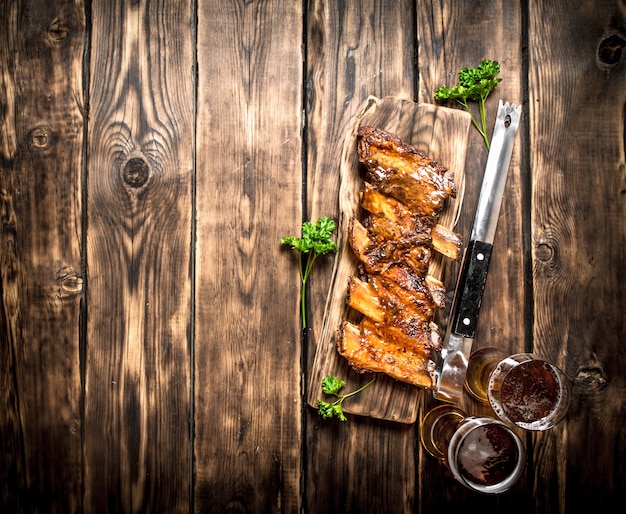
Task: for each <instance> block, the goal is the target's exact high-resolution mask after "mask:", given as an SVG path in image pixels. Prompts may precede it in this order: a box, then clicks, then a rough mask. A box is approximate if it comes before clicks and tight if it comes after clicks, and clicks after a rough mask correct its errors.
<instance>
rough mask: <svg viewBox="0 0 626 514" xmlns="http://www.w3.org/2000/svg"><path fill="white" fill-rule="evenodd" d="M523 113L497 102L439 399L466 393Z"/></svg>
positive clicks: (441, 366)
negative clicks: (490, 266) (482, 302)
mask: <svg viewBox="0 0 626 514" xmlns="http://www.w3.org/2000/svg"><path fill="white" fill-rule="evenodd" d="M521 113H522V107H521V106H519V107H516V106H515V104H510V105H509V103H508V102H506V103H503V102H502V100H500V101H499V103H498V113H497V115H496V123H495V126H494V129H493V135H492V137H491V147H490V150H489V155H488V157H487V165H486V167H485V174H484V176H483V183H482V187H481V190H480V196H479V198H478V205H477V207H476V214H475V216H474V224H473V226H472V232H471V235H470V239H469V242H468V244H467V245H466V247H465V251H464V253H463V260H462V262H461V269H460V271H459V275H458V278H457V283H456V288H455V291H454V298H453V300H452V307H451V311H450V320H449V322H448V326H447V329H446V334H445V337H444V342H443V344H442V349H441V355H440V357H439V361H438V362H437V367H436V370H435V376H436V382H437V385H436V388H435V391H434V392H433V395H434V397H435V398H436V399H438V400H443V401H447V402H452V403H459V401H460V399H461V397H462V393H463V383H464V381H465V372H466V371H467V362H468V360H469V356H470V353H471V351H472V343H473V340H474V334H475V331H476V323H477V320H478V312H479V310H480V304H481V301H482V297H483V291H484V288H485V282H486V280H487V270H488V268H489V260H490V258H491V250H492V248H493V240H494V237H495V233H496V226H497V224H498V216H499V213H500V205H501V203H502V194H503V191H504V186H505V184H506V177H507V174H508V171H509V164H510V162H511V154H512V153H513V144H514V142H515V134H516V133H517V129H518V126H519V120H520V116H521Z"/></svg>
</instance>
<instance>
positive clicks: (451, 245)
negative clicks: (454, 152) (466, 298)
mask: <svg viewBox="0 0 626 514" xmlns="http://www.w3.org/2000/svg"><path fill="white" fill-rule="evenodd" d="M357 151H358V156H359V161H360V162H361V163H362V164H363V165H364V168H365V183H364V185H363V188H362V191H361V197H360V205H361V207H362V212H363V215H362V216H361V217H360V219H356V218H353V219H352V220H351V222H350V228H349V234H348V241H349V243H350V246H351V248H352V250H353V251H354V253H355V255H356V256H357V258H358V259H359V267H358V271H359V273H358V275H359V276H353V277H351V278H350V280H349V284H348V294H347V302H348V305H349V306H350V307H351V308H353V309H355V310H356V311H358V312H359V313H361V314H362V315H363V317H362V319H361V321H360V323H359V324H355V323H352V322H349V321H345V322H343V323H342V324H341V326H340V328H339V330H338V337H337V349H338V351H339V353H340V354H341V355H342V356H343V357H345V358H346V359H347V360H348V363H349V364H350V365H351V366H352V367H353V368H354V369H355V370H357V371H359V372H365V371H372V372H382V373H385V374H387V375H389V376H391V377H393V378H395V379H396V380H400V381H402V382H406V383H409V384H413V385H415V386H418V387H422V388H425V389H432V388H433V379H432V361H431V360H430V356H431V352H432V350H433V349H435V348H437V346H438V344H439V334H438V330H437V325H436V324H435V323H434V322H433V318H434V314H435V309H437V308H441V307H443V306H444V302H445V290H444V287H443V284H442V283H441V282H440V281H439V280H438V279H436V278H435V277H433V276H430V275H429V274H428V270H429V266H430V263H431V259H432V255H433V251H437V252H440V253H442V254H443V255H445V256H446V257H449V258H452V259H457V258H458V257H459V255H460V249H461V239H460V237H459V236H458V234H455V233H454V232H452V231H450V230H448V229H446V228H445V227H443V226H441V225H439V224H438V220H439V216H440V214H441V211H442V209H443V208H444V205H445V201H446V199H447V198H449V197H454V196H455V195H456V189H455V186H454V182H453V177H452V174H451V173H450V172H449V171H448V170H447V169H446V168H445V167H444V166H442V165H440V164H439V163H437V162H435V161H433V160H431V159H429V158H428V157H426V156H425V155H423V154H421V153H420V152H419V151H417V150H416V149H415V148H414V147H413V146H411V145H409V144H407V143H405V142H403V141H401V140H400V139H399V138H398V137H396V136H394V135H393V134H390V133H388V132H386V131H383V130H380V129H377V128H373V127H368V126H364V127H360V128H359V131H358V138H357Z"/></svg>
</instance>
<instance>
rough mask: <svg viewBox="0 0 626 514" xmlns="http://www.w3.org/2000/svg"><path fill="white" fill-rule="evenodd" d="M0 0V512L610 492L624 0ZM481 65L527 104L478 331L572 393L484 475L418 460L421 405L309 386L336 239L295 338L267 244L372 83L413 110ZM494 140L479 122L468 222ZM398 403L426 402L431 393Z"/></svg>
mask: <svg viewBox="0 0 626 514" xmlns="http://www.w3.org/2000/svg"><path fill="white" fill-rule="evenodd" d="M0 9H1V10H0V12H1V15H0V19H1V21H2V30H1V31H0V38H1V40H0V41H1V42H0V120H1V126H0V156H1V161H0V165H1V174H0V181H1V182H0V185H1V187H0V192H1V199H2V202H1V204H0V205H1V209H0V212H1V216H2V239H1V251H0V259H1V262H0V277H1V279H2V281H1V282H0V293H1V299H2V303H1V316H0V351H1V358H0V365H1V372H0V376H1V377H2V387H1V388H0V392H1V394H2V408H1V409H0V438H1V441H2V466H1V475H0V477H1V480H0V483H1V484H2V495H1V497H2V505H1V509H0V510H2V512H20V513H21V512H24V513H35V512H59V513H69V512H109V513H111V512H124V513H130V512H159V513H176V512H198V513H200V512H202V513H204V512H253V513H257V512H307V513H312V514H313V513H341V512H351V513H366V512H372V513H383V512H384V513H387V512H420V513H421V512H424V513H430V512H454V509H455V507H457V508H458V509H459V510H458V511H459V512H461V511H462V512H507V513H516V512H520V513H521V512H524V513H528V512H550V513H565V512H573V511H574V510H576V511H581V512H586V511H591V512H600V511H602V510H605V511H606V510H607V509H608V508H609V505H612V504H613V502H616V503H617V505H623V503H624V501H625V500H626V458H625V452H626V429H625V428H624V427H625V423H624V421H626V378H625V377H626V373H625V369H626V351H624V341H625V336H626V325H625V319H626V317H625V311H626V271H625V270H626V268H625V258H626V163H625V150H624V147H625V143H626V139H625V135H624V134H625V128H624V124H625V121H626V117H625V114H624V113H625V110H624V109H625V108H624V106H625V105H626V66H625V61H626V48H625V46H626V30H625V28H624V27H625V26H626V25H625V24H626V4H625V3H624V2H623V1H610V0H593V1H592V0H577V1H574V2H566V1H564V0H550V1H547V0H538V1H533V2H522V1H520V0H507V1H502V2H496V1H463V2H458V1H455V0H442V1H438V2H427V1H423V0H417V1H415V2H411V1H408V0H393V1H392V0H389V1H373V0H363V1H360V0H354V1H353V0H343V1H336V2H335V1H326V2H324V1H318V0H310V1H308V2H300V1H297V2H296V1H276V2H258V1H249V2H243V1H220V2H218V1H210V0H197V1H193V0H180V1H170V2H157V1H149V0H141V1H130V0H128V1H123V0H98V1H93V2H89V1H83V0H74V1H63V0H15V1H8V2H3V3H2V7H1V8H0ZM483 58H489V59H495V60H497V61H499V62H500V64H501V67H502V71H501V75H500V76H501V77H502V79H503V80H502V82H501V84H500V85H499V86H498V88H497V91H496V93H494V94H493V95H492V96H490V98H489V100H488V101H487V112H488V113H489V116H490V117H491V118H490V119H493V116H494V115H495V108H496V105H497V101H498V99H499V98H503V99H506V100H508V101H511V102H516V103H521V104H522V105H523V109H524V112H523V117H522V125H521V129H520V133H519V134H518V139H517V142H516V146H515V150H514V154H513V160H512V163H511V168H510V174H509V177H508V182H507V187H506V191H505V195H504V199H503V204H502V210H501V215H500V219H499V223H498V232H497V235H496V241H495V245H494V255H493V260H492V262H491V267H490V275H489V278H488V282H487V285H486V289H485V297H484V301H483V306H482V309H481V317H480V322H479V328H478V333H477V335H476V339H475V343H474V348H479V347H484V346H500V347H503V348H505V349H507V350H511V351H522V350H532V351H534V352H535V353H537V354H539V355H541V356H543V357H546V358H549V359H550V360H553V361H554V362H556V363H558V364H559V365H560V366H561V367H562V368H563V369H564V370H565V371H566V373H567V375H568V377H569V379H571V381H572V385H573V400H572V404H571V407H570V411H569V414H568V416H567V418H566V420H565V421H564V422H563V423H561V424H560V425H559V426H558V427H557V428H555V429H553V430H550V431H548V432H545V433H533V434H527V435H526V436H525V443H526V444H527V449H528V454H529V459H528V466H527V470H526V473H525V475H524V477H523V479H522V481H521V482H520V483H518V484H517V485H516V486H515V487H514V489H513V490H511V491H509V492H507V493H504V494H502V495H499V496H485V495H480V494H474V493H472V492H470V491H469V490H467V489H465V488H463V487H462V486H461V485H459V484H458V483H457V482H455V481H454V480H453V479H452V477H451V476H450V475H449V473H448V472H447V471H446V470H445V468H444V467H443V465H441V464H440V463H439V462H438V461H436V460H434V459H433V458H431V457H429V456H427V455H426V454H425V453H424V451H423V450H422V448H421V446H420V444H419V442H418V441H419V439H418V435H419V421H418V422H416V423H408V424H407V423H395V422H392V421H387V420H380V419H373V418H371V417H364V416H349V417H348V421H347V422H345V423H341V422H338V421H332V422H331V421H325V420H322V419H321V418H320V417H319V416H318V414H317V412H316V411H315V410H314V409H312V408H311V407H309V406H308V405H307V402H306V395H307V390H308V388H309V384H308V377H309V374H310V370H311V367H312V365H313V360H314V356H315V352H316V340H317V339H316V337H317V334H318V333H317V332H316V330H319V327H320V325H321V323H322V316H323V311H324V304H325V300H326V295H327V292H328V287H329V280H330V274H331V269H332V257H331V256H329V257H327V258H323V259H320V261H319V262H318V263H317V264H316V268H315V270H314V273H313V276H312V278H311V283H310V288H309V290H308V309H307V313H308V319H309V328H308V329H307V330H306V331H305V332H304V333H303V332H302V331H301V326H300V319H299V302H298V299H299V291H300V283H299V278H298V271H297V263H296V260H295V259H294V255H293V254H291V253H290V252H289V251H285V248H284V247H281V245H280V244H279V240H280V238H281V237H282V236H285V235H290V234H298V233H299V230H300V225H301V222H302V221H303V220H306V219H311V220H316V219H317V218H318V217H319V216H331V217H336V216H337V209H338V207H337V203H338V202H337V200H338V198H337V190H338V181H339V179H338V172H337V170H338V162H339V160H340V157H341V155H340V151H341V143H342V140H343V137H344V134H345V132H346V130H347V129H348V128H349V127H350V124H351V122H352V121H353V119H354V116H355V114H356V112H357V110H358V108H359V106H361V105H362V103H363V101H364V100H365V99H366V98H367V97H368V96H369V95H373V96H376V97H379V98H380V97H384V96H402V97H406V98H410V99H413V100H415V101H417V102H420V103H434V98H433V94H434V91H435V89H436V88H437V87H438V86H439V85H442V84H447V85H451V84H452V83H454V82H455V81H456V73H457V72H458V70H459V69H460V68H461V67H463V66H474V65H476V64H478V62H480V60H482V59H483ZM490 124H491V121H490ZM486 156H487V151H486V148H485V146H484V144H483V142H482V140H481V139H480V136H479V135H478V133H477V132H475V131H473V132H470V143H469V150H468V156H467V160H466V168H465V173H466V177H467V182H466V191H465V198H464V208H463V211H462V214H461V218H460V220H459V224H458V231H459V232H460V233H461V234H462V235H464V236H466V235H467V234H468V232H469V228H470V226H471V221H472V218H473V214H474V207H475V203H476V198H477V195H478V190H479V187H480V183H481V178H482V172H483V170H484V165H485V161H486ZM456 269H457V267H456V265H455V264H452V265H450V266H449V269H448V274H447V277H448V278H447V284H448V286H449V287H450V286H451V285H453V282H454V276H455V272H456ZM419 401H420V416H421V415H422V413H423V409H424V408H427V407H428V406H430V405H433V404H434V403H435V402H434V400H433V399H432V396H431V395H430V394H428V393H424V394H422V395H421V396H420V400H419ZM467 408H468V410H471V411H472V412H474V411H478V410H479V407H478V406H477V405H473V404H471V402H470V403H468V404H467Z"/></svg>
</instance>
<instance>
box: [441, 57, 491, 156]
mask: <svg viewBox="0 0 626 514" xmlns="http://www.w3.org/2000/svg"><path fill="white" fill-rule="evenodd" d="M498 73H500V63H498V62H497V61H490V60H489V59H483V60H482V61H481V63H480V64H479V65H478V66H477V67H476V68H468V67H466V68H463V69H462V70H461V71H460V72H459V75H458V83H457V84H456V85H454V86H452V87H446V86H441V87H439V88H438V89H437V91H435V99H436V100H440V101H443V100H454V101H456V102H458V103H459V104H461V105H462V106H463V108H464V109H465V110H466V111H467V112H469V113H470V116H471V117H472V124H473V125H474V127H476V129H477V130H478V132H480V135H481V136H482V138H483V140H484V141H485V144H486V145H487V149H489V147H490V143H489V138H488V136H487V116H486V113H485V100H486V99H487V97H488V96H489V94H490V93H491V92H492V91H493V90H494V89H495V87H496V86H497V85H498V83H499V82H501V81H502V79H501V78H499V77H496V75H497V74H498ZM470 102H476V103H478V112H479V118H480V123H479V122H478V120H476V117H475V116H474V113H473V112H472V109H471V106H470Z"/></svg>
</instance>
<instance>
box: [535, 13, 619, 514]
mask: <svg viewBox="0 0 626 514" xmlns="http://www.w3.org/2000/svg"><path fill="white" fill-rule="evenodd" d="M529 22H530V24H529V40H530V41H532V45H530V46H529V49H530V56H529V107H530V123H531V125H530V143H531V146H530V162H531V164H532V233H531V243H532V255H533V279H534V288H533V294H534V319H535V326H534V346H535V351H537V352H539V353H541V354H542V355H545V356H547V357H549V358H550V359H552V360H553V361H555V362H557V363H559V364H560V365H561V366H563V367H564V368H565V371H566V373H567V374H568V376H569V377H570V378H571V379H572V380H573V384H574V398H573V405H572V408H571V409H570V413H569V416H568V419H567V420H566V423H565V424H564V425H563V426H559V427H557V429H554V430H553V431H552V432H551V433H550V434H547V435H546V437H543V438H541V437H537V438H536V443H537V444H536V445H535V451H534V453H535V455H534V459H535V461H536V462H537V463H538V464H539V465H538V466H537V467H536V469H535V470H534V477H533V478H534V488H533V497H534V498H535V502H536V507H535V510H536V511H537V512H548V511H550V512H556V511H557V509H558V511H560V512H568V511H570V510H574V509H577V510H581V511H584V510H596V511H597V510H605V509H608V508H610V504H612V503H613V501H614V500H617V501H618V502H619V501H620V500H618V498H620V499H621V500H623V499H624V492H625V491H624V476H625V475H624V473H625V464H624V459H623V458H621V457H617V458H616V456H623V455H624V453H625V451H626V448H625V441H626V438H625V437H624V434H625V432H624V430H625V429H624V424H623V419H624V409H625V408H626V378H625V374H624V350H623V347H624V334H626V325H625V317H624V313H625V312H626V269H625V267H624V257H625V253H626V251H625V249H626V202H625V201H624V199H625V192H626V187H625V173H624V172H625V164H624V158H625V155H624V120H625V117H624V105H626V87H625V84H626V66H625V64H626V52H624V50H625V47H626V31H625V30H624V27H625V26H626V6H625V5H624V3H623V2H611V1H596V2H584V1H578V2H573V3H572V2H562V1H559V2H546V1H543V2H533V3H531V4H530V12H529ZM555 306H558V307H557V308H555ZM592 427H593V428H592ZM565 477H567V482H565ZM600 491H601V493H600Z"/></svg>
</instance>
